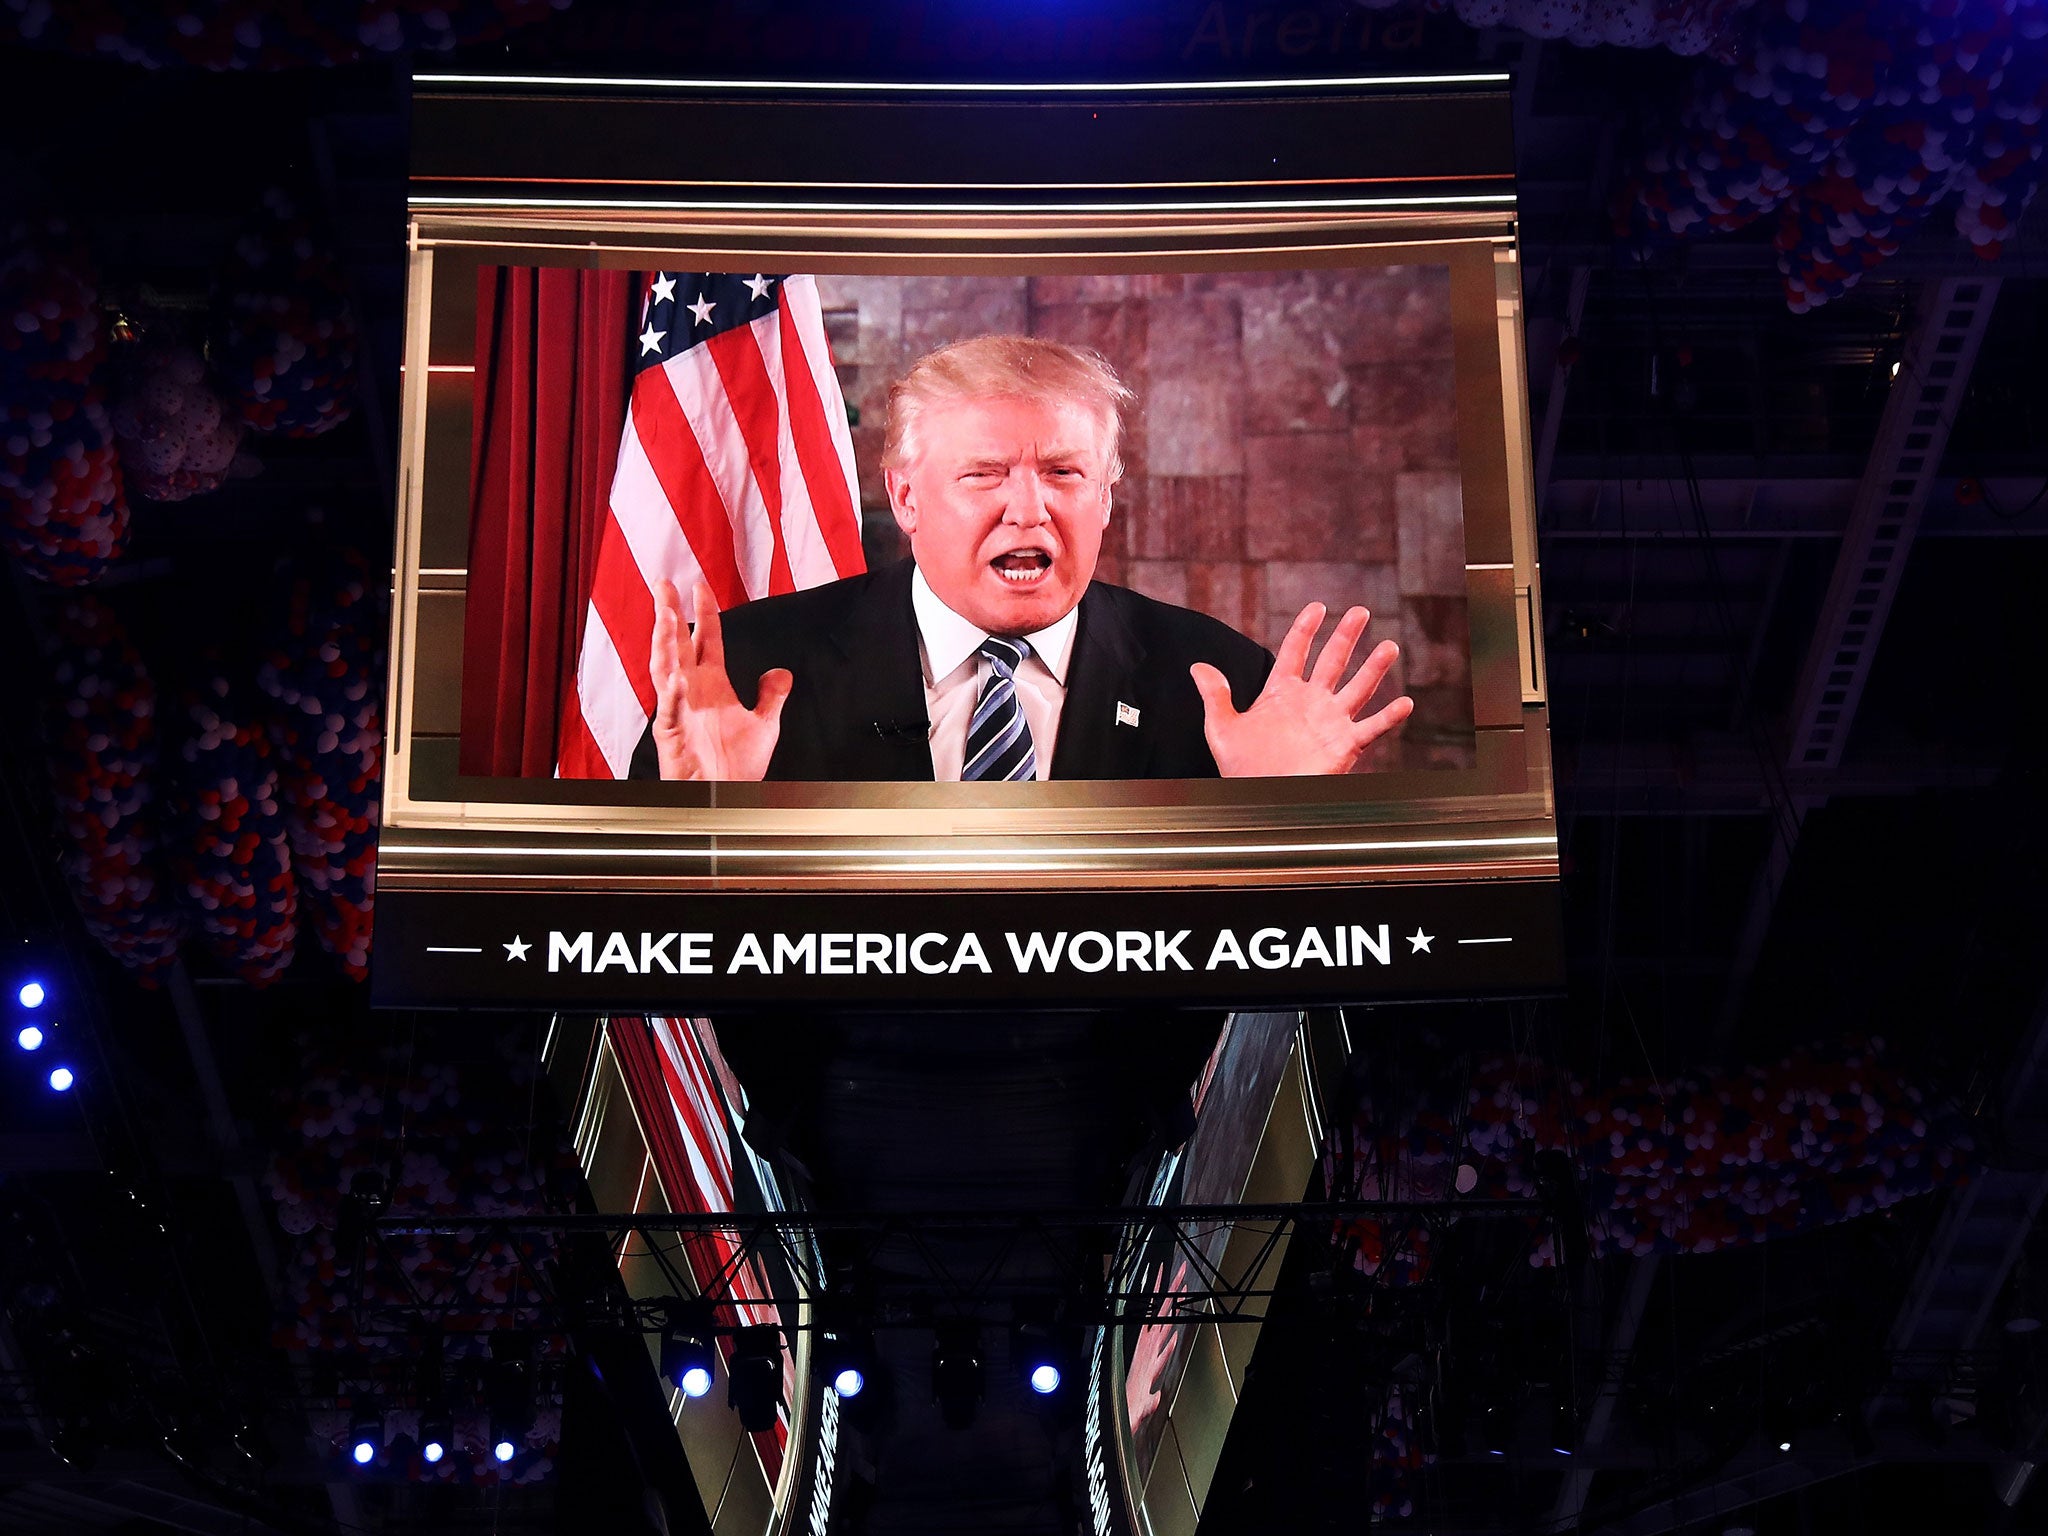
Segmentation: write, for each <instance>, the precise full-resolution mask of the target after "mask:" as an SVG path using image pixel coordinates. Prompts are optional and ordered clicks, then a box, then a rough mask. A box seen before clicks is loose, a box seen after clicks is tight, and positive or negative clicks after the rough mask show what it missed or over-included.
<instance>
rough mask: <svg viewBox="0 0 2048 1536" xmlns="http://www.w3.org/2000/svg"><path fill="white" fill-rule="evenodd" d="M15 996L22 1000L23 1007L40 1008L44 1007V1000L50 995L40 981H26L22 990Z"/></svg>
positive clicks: (22, 985)
mask: <svg viewBox="0 0 2048 1536" xmlns="http://www.w3.org/2000/svg"><path fill="white" fill-rule="evenodd" d="M14 995H15V997H16V998H18V999H19V1000H20V1002H21V1006H22V1007H24V1008H40V1007H42V1006H43V999H45V998H46V997H48V996H49V995H50V994H49V992H48V991H46V990H45V989H44V987H43V984H42V983H41V982H40V981H24V982H23V983H22V984H21V990H20V991H19V992H17V993H15V994H14Z"/></svg>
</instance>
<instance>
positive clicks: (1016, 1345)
mask: <svg viewBox="0 0 2048 1536" xmlns="http://www.w3.org/2000/svg"><path fill="white" fill-rule="evenodd" d="M1044 1316H1045V1314H1044V1313H1043V1312H1041V1314H1040V1317H1039V1318H1026V1319H1023V1320H1020V1321H1019V1322H1018V1323H1017V1325H1016V1327H1015V1328H1013V1329H1012V1330H1011V1334H1010V1358H1011V1360H1012V1361H1013V1362H1014V1363H1015V1365H1016V1368H1017V1374H1018V1375H1019V1376H1021V1377H1022V1378H1023V1379H1024V1385H1025V1386H1027V1387H1029V1388H1030V1389H1031V1390H1032V1392H1033V1393H1035V1394H1036V1395H1037V1396H1039V1397H1051V1396H1052V1395H1053V1394H1054V1393H1055V1392H1057V1391H1059V1389H1060V1385H1061V1383H1062V1382H1064V1381H1065V1380H1066V1379H1067V1376H1068V1374H1069V1371H1070V1369H1071V1366H1072V1362H1073V1356H1074V1351H1073V1349H1072V1347H1071V1345H1070V1343H1069V1341H1068V1339H1067V1337H1066V1335H1065V1331H1064V1330H1062V1329H1060V1328H1059V1327H1057V1326H1056V1325H1054V1324H1053V1323H1051V1322H1048V1321H1044V1320H1043V1318H1044Z"/></svg>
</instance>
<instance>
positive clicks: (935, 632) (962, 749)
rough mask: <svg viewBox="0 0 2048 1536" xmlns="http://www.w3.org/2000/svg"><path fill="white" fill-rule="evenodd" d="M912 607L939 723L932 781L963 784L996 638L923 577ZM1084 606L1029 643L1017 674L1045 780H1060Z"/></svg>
mask: <svg viewBox="0 0 2048 1536" xmlns="http://www.w3.org/2000/svg"><path fill="white" fill-rule="evenodd" d="M910 606H911V608H912V609H914V610H915V611H916V614H917V655H918V661H919V662H920V663H921V664H922V665H923V667H924V708H925V718H926V719H928V720H929V721H931V746H932V777H933V778H934V779H936V780H938V781H939V782H940V783H941V784H957V783H959V782H960V766H961V763H962V760H963V759H965V757H966V756H967V727H968V725H969V724H970V723H971V722H972V721H973V719H974V701H975V700H976V699H977V698H979V697H980V696H981V684H982V680H983V679H984V678H985V677H987V675H988V666H989V663H988V659H987V658H986V657H984V656H983V655H982V654H981V642H982V641H984V640H986V639H987V638H988V631H987V630H985V629H982V628H980V627H979V626H977V625H975V624H972V623H970V622H968V621H967V620H966V619H963V618H961V617H960V615H959V614H957V613H955V612H954V611H953V610H952V609H950V608H948V607H947V606H946V605H945V604H944V603H942V602H941V601H939V595H938V593H936V592H934V591H933V590H932V589H931V585H930V583H928V582H927V581H926V580H925V579H924V572H923V571H916V572H914V573H913V574H912V575H911V578H910ZM1080 617H1081V609H1080V606H1079V605H1078V604H1076V605H1075V606H1074V607H1072V608H1069V609H1068V610H1067V611H1066V613H1065V615H1064V616H1063V617H1061V618H1060V619H1059V620H1058V621H1057V622H1055V623H1052V624H1049V625H1047V626H1046V627H1045V628H1044V629H1041V630H1039V631H1038V632H1037V633H1036V634H1031V635H1026V636H1024V639H1025V641H1026V642H1027V643H1029V645H1030V646H1031V654H1030V655H1029V656H1027V657H1025V658H1024V661H1023V663H1022V665H1020V666H1019V667H1018V668H1017V675H1016V681H1017V702H1018V704H1019V705H1020V706H1022V708H1023V710H1024V723H1025V724H1026V725H1028V726H1030V727H1031V750H1032V753H1033V754H1034V756H1035V757H1036V758H1037V761H1038V777H1039V778H1041V779H1047V778H1051V777H1052V771H1051V770H1052V754H1053V747H1054V745H1055V744H1056V743H1057V741H1058V739H1059V729H1060V710H1061V709H1062V708H1063V707H1064V706H1065V704H1066V702H1067V664H1068V662H1069V661H1071V660H1072V658H1073V653H1074V628H1075V626H1076V625H1077V624H1078V623H1079V622H1080Z"/></svg>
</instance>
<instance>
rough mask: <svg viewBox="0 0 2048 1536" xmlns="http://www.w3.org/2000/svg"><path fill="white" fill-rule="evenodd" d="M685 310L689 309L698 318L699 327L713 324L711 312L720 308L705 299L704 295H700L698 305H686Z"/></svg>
mask: <svg viewBox="0 0 2048 1536" xmlns="http://www.w3.org/2000/svg"><path fill="white" fill-rule="evenodd" d="M683 308H685V309H687V310H688V311H689V312H690V313H691V314H693V315H695V316H696V317H697V323H698V324H699V325H709V324H710V323H711V311H712V310H714V309H716V308H718V306H717V305H716V304H714V303H712V302H711V301H710V300H709V299H707V298H705V297H704V295H703V294H701V293H700V294H698V295H697V302H696V303H694V304H685V305H684V306H683Z"/></svg>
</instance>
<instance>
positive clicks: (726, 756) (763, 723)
mask: <svg viewBox="0 0 2048 1536" xmlns="http://www.w3.org/2000/svg"><path fill="white" fill-rule="evenodd" d="M695 596H696V609H697V630H696V633H695V634H692V633H691V632H690V627H689V626H688V625H687V624H685V623H684V622H683V600H682V597H681V596H680V594H678V593H677V591H676V587H675V583H674V582H672V581H658V582H656V583H655V585H654V644H653V646H652V647H651V648H650V650H649V654H648V663H647V664H648V671H649V672H650V673H651V674H652V676H653V679H654V697H655V705H654V748H655V755H656V756H657V757H658V758H659V759H660V760H661V776H662V777H663V778H664V779H725V780H729V781H735V780H736V781H739V782H742V783H750V782H758V781H760V780H761V779H764V778H766V777H767V776H768V759H769V758H771V757H773V756H774V755H775V743H776V742H777V741H779V740H780V739H781V737H782V706H783V705H784V704H786V703H788V702H789V690H790V685H791V683H792V682H794V678H792V677H791V675H790V673H789V670H788V668H786V667H776V668H775V669H773V670H772V671H768V672H763V673H762V674H761V684H760V696H759V698H758V699H757V701H756V702H755V705H754V707H753V708H752V709H748V708H747V707H746V705H744V704H742V703H741V702H740V700H739V695H738V694H736V693H734V692H733V687H732V679H731V678H729V677H727V676H726V673H725V635H724V633H723V631H722V630H721V629H720V627H719V619H718V599H717V598H715V597H713V596H712V595H711V588H709V587H708V586H706V585H705V584H704V583H703V582H701V581H700V582H698V583H697V587H696V593H695Z"/></svg>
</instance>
